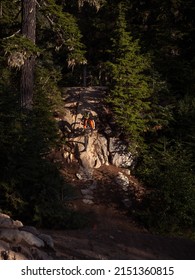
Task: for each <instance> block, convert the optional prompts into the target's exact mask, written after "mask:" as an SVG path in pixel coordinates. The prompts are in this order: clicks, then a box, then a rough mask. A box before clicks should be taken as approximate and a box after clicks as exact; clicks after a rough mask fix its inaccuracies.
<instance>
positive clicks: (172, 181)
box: [137, 145, 195, 234]
mask: <svg viewBox="0 0 195 280" xmlns="http://www.w3.org/2000/svg"><path fill="white" fill-rule="evenodd" d="M163 149H164V150H161V151H160V150H155V151H154V149H153V151H150V152H149V153H148V154H145V156H144V157H143V159H142V162H141V163H140V165H139V167H138V168H137V174H138V176H139V178H141V179H142V181H143V182H144V183H145V184H146V185H147V186H148V187H149V189H150V191H149V193H148V195H146V197H145V199H144V200H143V202H142V205H141V208H140V209H139V211H138V212H137V216H138V217H139V218H140V219H141V221H142V222H143V223H144V224H145V226H147V227H148V228H150V229H155V230H157V231H159V232H164V233H174V234H175V233H177V234H179V233H182V232H183V233H184V232H185V231H188V230H190V229H192V228H193V227H194V226H195V176H194V173H193V169H192V166H193V161H192V158H191V156H190V155H189V154H187V153H186V151H185V150H184V149H183V148H182V147H178V146H177V145H172V146H171V147H169V148H165V147H164V148H163Z"/></svg>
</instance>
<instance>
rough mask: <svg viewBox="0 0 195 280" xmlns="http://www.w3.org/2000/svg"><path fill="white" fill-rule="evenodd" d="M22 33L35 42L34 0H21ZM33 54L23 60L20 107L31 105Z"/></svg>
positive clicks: (29, 107) (30, 106)
mask: <svg viewBox="0 0 195 280" xmlns="http://www.w3.org/2000/svg"><path fill="white" fill-rule="evenodd" d="M22 34H23V36H25V37H26V38H28V39H30V40H31V41H32V42H33V43H34V44H35V37H36V0H22ZM34 66H35V56H31V57H29V58H28V59H26V60H25V62H24V65H23V67H22V73H21V87H20V91H21V107H22V108H26V109H31V108H32V106H33V90H34Z"/></svg>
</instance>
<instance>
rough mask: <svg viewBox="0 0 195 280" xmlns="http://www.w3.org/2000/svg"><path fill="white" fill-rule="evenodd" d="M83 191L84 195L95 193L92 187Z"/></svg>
mask: <svg viewBox="0 0 195 280" xmlns="http://www.w3.org/2000/svg"><path fill="white" fill-rule="evenodd" d="M81 193H82V195H85V196H86V195H92V194H93V191H92V190H90V189H81Z"/></svg>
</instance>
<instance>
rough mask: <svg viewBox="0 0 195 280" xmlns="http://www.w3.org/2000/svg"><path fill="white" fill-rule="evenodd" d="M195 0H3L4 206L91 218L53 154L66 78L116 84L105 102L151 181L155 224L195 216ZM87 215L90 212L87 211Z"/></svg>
mask: <svg viewBox="0 0 195 280" xmlns="http://www.w3.org/2000/svg"><path fill="white" fill-rule="evenodd" d="M194 15H195V2H194V1H192V0H185V1H184V0H162V1H159V0H148V1H146V0H140V1H136V0H123V1H121V0H112V1H111V0H88V1H87V0H37V1H36V0H13V1H9V0H0V30H1V33H0V75H1V79H0V164H1V169H0V211H2V212H6V213H9V214H11V215H12V216H14V217H17V218H20V219H22V220H26V221H28V222H29V221H31V222H32V223H35V224H38V225H39V226H46V225H47V222H48V221H49V224H50V225H51V226H54V227H55V223H56V221H58V225H59V224H60V225H61V227H67V226H69V227H71V226H74V227H75V226H81V225H80V224H79V223H82V219H80V218H78V215H79V214H78V213H74V212H72V211H69V210H67V209H66V206H64V203H63V201H62V200H61V193H62V192H63V193H67V195H69V193H70V192H71V186H70V185H68V184H67V183H66V182H65V181H64V179H63V178H62V177H61V176H60V173H59V170H58V166H57V165H55V164H54V163H51V162H49V161H48V160H47V159H46V158H47V155H48V154H49V152H50V151H51V149H52V148H54V147H56V146H58V145H61V143H60V140H59V137H58V129H57V127H56V123H55V121H54V120H53V117H52V115H53V112H54V111H55V110H56V108H59V107H60V102H61V89H62V88H64V87H71V86H106V87H107V88H108V93H107V97H106V100H105V102H107V104H108V106H109V107H110V109H111V110H112V112H113V114H114V118H115V120H116V126H117V129H118V130H120V131H121V132H122V133H123V134H124V135H125V136H124V137H125V139H127V141H128V143H129V149H130V150H131V152H132V153H133V154H135V157H136V165H135V167H134V169H133V172H134V175H135V176H136V177H137V178H139V180H140V181H142V182H143V184H144V185H145V186H146V187H148V188H149V189H150V190H152V191H150V192H149V194H148V195H147V196H146V197H145V199H144V201H143V202H142V203H141V204H139V205H135V206H134V208H135V209H134V211H132V215H134V218H135V219H137V221H139V222H140V223H142V224H144V225H145V226H146V227H147V228H149V229H151V230H155V231H158V232H166V233H170V234H175V233H177V234H185V235H188V236H192V235H193V228H194V226H195V161H194V159H195V96H194V91H195V53H194V52H195V22H194V20H195V17H194ZM83 223H84V222H83Z"/></svg>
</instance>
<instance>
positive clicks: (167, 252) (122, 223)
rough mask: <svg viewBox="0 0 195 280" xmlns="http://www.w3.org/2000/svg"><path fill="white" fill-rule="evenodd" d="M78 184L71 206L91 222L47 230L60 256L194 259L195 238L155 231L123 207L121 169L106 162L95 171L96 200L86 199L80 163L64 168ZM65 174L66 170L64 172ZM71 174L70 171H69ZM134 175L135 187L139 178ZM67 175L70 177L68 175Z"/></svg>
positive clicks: (64, 257)
mask: <svg viewBox="0 0 195 280" xmlns="http://www.w3.org/2000/svg"><path fill="white" fill-rule="evenodd" d="M62 171H63V172H64V173H67V174H68V175H69V177H68V180H69V182H71V181H72V185H73V186H75V191H76V194H77V195H76V197H75V198H74V199H73V200H72V201H69V203H70V207H72V208H73V209H75V210H78V211H80V212H81V213H83V215H86V216H87V217H88V218H89V220H90V224H89V225H88V226H87V227H86V228H84V229H76V230H47V231H46V232H47V233H48V234H50V235H51V236H52V238H53V240H54V243H55V250H56V256H55V258H56V259H73V260H76V259H78V260H87V259H92V260H93V259H97V260H112V259H113V260H114V259H116V260H117V259H118V260H122V259H124V260H125V259H130V260H190V259H195V242H193V241H191V240H186V239H182V238H171V237H163V236H159V235H154V234H151V233H149V232H148V231H147V230H146V229H144V228H143V227H141V226H139V225H137V224H136V223H135V222H134V221H133V220H132V219H131V217H130V216H129V215H128V214H127V211H126V210H125V209H124V208H123V207H121V205H120V203H119V202H120V199H119V194H118V193H117V192H116V189H115V188H114V184H113V183H112V178H113V176H114V174H115V173H117V172H118V171H120V169H118V168H116V167H113V166H104V167H103V168H100V169H99V170H96V171H95V174H94V177H95V178H96V179H98V180H99V183H100V184H98V185H97V186H99V188H100V189H99V190H97V192H96V194H95V197H94V204H92V205H88V204H84V203H83V202H82V194H81V192H80V190H81V188H82V187H83V184H86V182H83V181H81V180H79V179H77V178H76V176H75V174H76V172H77V167H76V166H74V165H70V164H69V165H68V166H66V168H64V169H63V170H62ZM64 175H65V174H64ZM66 176H67V175H66ZM130 177H132V182H133V185H134V187H135V188H138V186H137V185H138V184H139V183H138V182H137V180H136V179H135V178H134V177H133V176H130ZM66 178H67V177H66Z"/></svg>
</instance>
